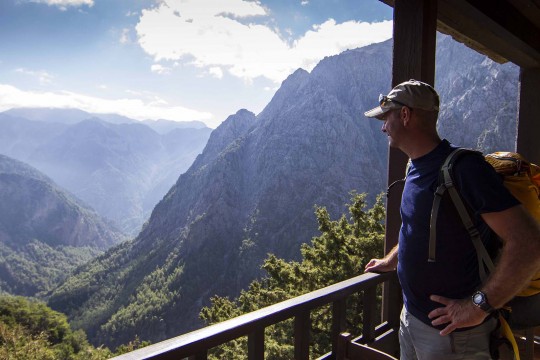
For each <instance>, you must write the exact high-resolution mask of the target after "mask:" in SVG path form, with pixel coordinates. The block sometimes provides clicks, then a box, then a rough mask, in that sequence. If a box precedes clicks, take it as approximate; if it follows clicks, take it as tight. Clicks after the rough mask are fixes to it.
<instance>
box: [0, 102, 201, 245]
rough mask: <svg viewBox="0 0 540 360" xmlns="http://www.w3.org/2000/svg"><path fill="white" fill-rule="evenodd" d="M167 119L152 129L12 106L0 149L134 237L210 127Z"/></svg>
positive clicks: (1, 125)
mask: <svg viewBox="0 0 540 360" xmlns="http://www.w3.org/2000/svg"><path fill="white" fill-rule="evenodd" d="M14 115H17V116H19V115H20V116H28V117H30V118H32V119H34V120H28V119H27V118H21V117H15V116H14ZM83 115H84V116H86V115H87V116H88V117H87V118H85V119H84V120H81V119H82V118H83V117H84V116H83ZM70 116H73V121H68V119H69V117H70ZM54 119H61V120H62V123H59V122H54V121H53V120H54ZM75 120H78V121H75ZM71 122H72V124H69V123H71ZM169 123H170V122H166V124H168V126H169V129H170V130H169V131H167V132H166V133H163V134H158V133H157V132H155V131H154V130H152V129H151V128H150V127H149V126H147V125H144V124H142V123H140V122H135V121H134V120H132V121H131V122H130V123H123V124H113V123H109V122H106V121H104V120H102V119H100V118H95V117H91V114H88V113H84V112H80V111H75V110H59V109H56V110H54V109H45V110H43V109H14V110H10V111H8V112H4V113H1V114H0V153H2V154H4V155H7V156H10V157H13V158H16V159H18V160H21V161H24V162H26V163H29V164H31V165H32V166H34V167H36V168H38V169H39V170H40V171H42V172H44V173H45V174H47V175H48V176H50V177H51V178H52V179H54V181H55V182H56V183H58V184H59V185H60V186H63V187H64V188H66V189H68V190H69V191H70V192H72V193H73V194H75V195H76V196H77V197H79V198H80V199H82V200H83V201H85V202H86V203H87V204H89V205H90V206H92V207H93V208H94V209H96V210H97V211H98V212H99V213H100V214H101V215H103V216H105V217H107V218H109V219H111V220H113V221H115V222H116V224H117V225H118V226H119V227H120V228H121V229H122V231H124V232H126V233H131V234H133V235H135V234H136V233H138V232H139V231H140V228H141V225H142V224H143V223H144V221H146V220H147V219H148V217H149V215H150V212H151V211H152V209H153V207H154V206H155V205H156V204H157V203H158V202H159V200H161V199H162V197H163V196H164V195H165V194H166V192H167V191H168V190H169V189H170V187H171V186H172V185H173V184H174V183H175V182H176V180H177V179H178V176H179V175H180V174H181V173H183V172H184V171H185V170H187V169H188V168H189V166H190V165H191V164H192V163H193V160H194V159H195V158H196V156H197V155H198V154H199V153H200V152H201V151H202V150H203V148H204V146H205V144H206V142H207V139H208V137H209V135H210V132H211V129H209V128H206V127H202V128H174V124H169ZM192 125H193V126H199V124H192ZM183 126H187V125H183Z"/></svg>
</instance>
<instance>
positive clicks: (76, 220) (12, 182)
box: [0, 155, 125, 296]
mask: <svg viewBox="0 0 540 360" xmlns="http://www.w3.org/2000/svg"><path fill="white" fill-rule="evenodd" d="M122 240H125V237H124V235H122V234H121V233H120V232H119V231H118V230H116V229H114V227H113V226H111V224H109V223H107V222H106V221H105V220H103V219H102V218H101V217H100V216H99V215H98V214H97V213H96V212H95V211H93V210H91V209H89V208H88V207H86V206H85V205H82V204H81V203H80V201H79V200H76V199H75V198H74V197H73V196H72V195H70V194H67V193H66V192H65V191H64V190H61V189H60V188H59V187H58V186H56V185H55V184H54V183H53V182H52V181H51V180H50V179H49V178H47V177H46V176H45V175H43V174H41V173H39V172H38V171H37V170H35V169H33V168H31V167H29V166H27V165H25V164H23V163H21V162H19V161H16V160H14V159H10V158H8V157H6V156H3V155H0V289H1V290H2V291H5V292H9V293H12V294H15V295H24V296H35V295H37V294H38V293H40V292H44V291H48V290H50V289H51V288H52V286H53V285H54V284H55V283H57V282H58V281H60V280H62V279H64V278H65V277H66V276H67V274H68V272H69V271H70V270H73V269H74V268H75V267H76V266H77V265H81V264H82V263H83V262H86V261H88V260H90V259H91V258H92V257H93V256H95V255H97V254H100V253H102V252H103V251H104V250H106V249H108V248H110V247H111V246H112V245H115V244H117V243H119V242H120V241H122Z"/></svg>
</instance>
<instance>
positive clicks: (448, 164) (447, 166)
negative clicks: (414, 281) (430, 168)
mask: <svg viewBox="0 0 540 360" xmlns="http://www.w3.org/2000/svg"><path fill="white" fill-rule="evenodd" d="M471 153H472V154H480V153H479V152H478V151H474V150H469V149H464V148H457V149H455V150H453V151H452V152H451V153H450V155H448V157H447V158H446V159H445V161H444V162H443V165H442V166H441V170H440V174H439V185H438V187H437V189H436V190H435V194H434V197H433V206H432V208H431V219H430V231H429V250H428V251H429V254H428V261H430V262H435V261H436V244H437V217H438V214H439V208H440V204H441V200H442V198H443V195H444V194H445V193H446V191H448V193H449V195H450V199H451V200H452V203H453V204H454V207H455V208H456V210H457V212H458V214H459V217H460V219H461V222H462V223H463V225H464V226H465V228H466V229H467V232H468V233H469V236H470V237H471V240H472V242H473V245H474V247H475V249H476V254H477V257H478V269H479V272H480V278H481V279H482V281H484V280H485V279H486V278H487V274H488V273H487V272H486V267H487V269H488V271H489V272H490V271H492V270H493V268H494V265H493V261H492V260H491V257H490V256H489V254H488V252H487V250H486V248H485V246H484V244H483V243H482V238H481V237H480V233H479V232H478V230H477V229H476V227H475V225H474V222H473V220H472V219H471V216H470V215H469V212H468V211H467V207H466V205H465V203H464V202H463V199H462V198H461V195H460V193H459V191H458V189H457V187H456V186H455V184H454V178H453V168H454V164H455V163H456V161H457V160H458V159H459V158H460V157H461V156H463V155H465V154H471Z"/></svg>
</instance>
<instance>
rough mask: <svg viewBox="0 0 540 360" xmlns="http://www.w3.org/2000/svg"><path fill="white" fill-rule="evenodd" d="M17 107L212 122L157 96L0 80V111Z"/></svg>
mask: <svg viewBox="0 0 540 360" xmlns="http://www.w3.org/2000/svg"><path fill="white" fill-rule="evenodd" d="M19 107H47V108H51V107H53V108H73V109H80V110H84V111H88V112H92V113H101V114H108V113H115V114H120V115H124V116H127V117H130V118H133V119H138V120H145V119H153V120H157V119H169V120H176V121H191V120H201V121H204V122H206V123H207V124H209V125H210V126H214V125H215V124H213V123H212V119H213V116H212V114H210V113H208V112H204V111H197V110H193V109H188V108H185V107H183V106H178V105H170V104H168V103H167V102H166V101H164V100H163V99H159V98H155V99H153V100H152V101H149V102H145V101H143V100H141V99H136V98H123V99H114V100H110V99H102V98H97V97H92V96H87V95H82V94H76V93H72V92H68V91H62V92H35V91H23V90H20V89H18V88H16V87H14V86H11V85H7V84H0V111H5V110H9V109H11V108H19Z"/></svg>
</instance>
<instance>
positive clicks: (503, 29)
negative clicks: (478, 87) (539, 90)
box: [437, 0, 540, 68]
mask: <svg viewBox="0 0 540 360" xmlns="http://www.w3.org/2000/svg"><path fill="white" fill-rule="evenodd" d="M438 3H439V4H438V15H437V16H438V30H439V31H441V32H443V33H445V34H449V35H451V36H452V37H453V38H454V39H455V40H456V41H459V42H462V43H464V44H465V45H467V46H469V47H471V48H472V49H474V50H476V51H478V52H480V53H482V54H485V55H487V56H489V57H490V58H492V59H493V60H494V61H497V62H499V63H504V62H506V61H512V62H513V63H515V64H517V65H519V66H522V67H527V68H529V67H537V66H540V28H539V25H538V23H533V22H532V21H531V19H534V17H536V15H534V17H530V16H525V15H524V14H523V13H522V12H521V11H523V10H524V9H526V8H524V7H523V6H521V7H520V8H516V7H514V6H513V5H512V4H511V3H510V2H508V1H502V0H496V1H481V0H438Z"/></svg>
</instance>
